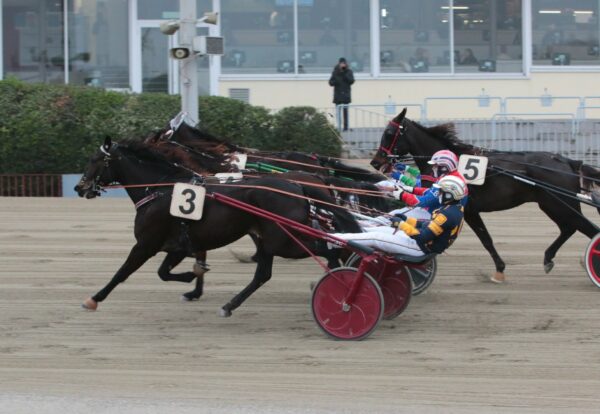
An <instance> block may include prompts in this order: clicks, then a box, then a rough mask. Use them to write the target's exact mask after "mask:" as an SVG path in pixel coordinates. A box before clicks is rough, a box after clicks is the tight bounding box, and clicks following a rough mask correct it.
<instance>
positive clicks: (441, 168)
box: [428, 150, 458, 177]
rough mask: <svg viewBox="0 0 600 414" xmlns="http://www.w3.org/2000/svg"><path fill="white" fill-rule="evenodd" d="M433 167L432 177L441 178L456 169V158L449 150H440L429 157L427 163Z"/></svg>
mask: <svg viewBox="0 0 600 414" xmlns="http://www.w3.org/2000/svg"><path fill="white" fill-rule="evenodd" d="M428 163H429V164H431V165H432V166H433V176H434V177H441V176H443V175H446V174H448V173H450V172H452V171H456V169H457V168H458V157H457V156H456V154H455V153H453V152H452V151H449V150H441V151H438V152H436V153H435V154H433V155H432V156H431V160H429V161H428Z"/></svg>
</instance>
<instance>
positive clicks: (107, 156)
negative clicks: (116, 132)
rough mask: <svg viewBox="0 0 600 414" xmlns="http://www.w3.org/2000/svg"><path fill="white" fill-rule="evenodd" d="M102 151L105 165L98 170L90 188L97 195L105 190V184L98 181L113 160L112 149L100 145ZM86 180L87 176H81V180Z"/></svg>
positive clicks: (112, 146) (114, 146) (115, 145)
mask: <svg viewBox="0 0 600 414" xmlns="http://www.w3.org/2000/svg"><path fill="white" fill-rule="evenodd" d="M117 145H118V144H116V143H115V144H112V145H111V149H112V148H116V147H117ZM100 151H101V152H102V153H103V154H104V158H103V159H102V162H103V164H104V166H103V167H102V168H100V169H99V170H98V172H97V174H96V176H95V177H94V179H93V180H92V185H91V188H90V189H89V191H91V192H92V193H94V194H95V195H97V196H100V194H101V192H102V191H105V190H104V188H103V186H102V185H100V184H98V181H100V177H101V176H102V174H104V171H105V170H106V169H107V168H108V164H109V162H110V161H111V160H112V154H111V153H110V151H108V150H107V149H106V148H104V145H100ZM85 180H87V177H86V176H85V175H84V176H83V177H81V181H85ZM109 184H110V183H109Z"/></svg>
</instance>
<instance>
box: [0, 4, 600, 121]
mask: <svg viewBox="0 0 600 414" xmlns="http://www.w3.org/2000/svg"><path fill="white" fill-rule="evenodd" d="M196 1H197V7H198V14H199V15H200V16H201V15H202V13H203V12H205V11H217V12H219V23H218V25H216V26H209V25H205V24H198V34H199V35H202V34H206V35H213V36H223V38H224V43H225V54H224V55H223V56H211V57H202V58H199V59H200V62H199V74H200V86H199V91H198V93H199V94H215V95H223V96H232V97H236V98H239V99H245V100H248V101H249V102H250V103H252V104H257V105H263V106H266V107H270V108H281V107H284V106H289V105H312V106H316V107H328V106H331V98H332V91H331V88H330V87H329V85H328V84H327V80H328V79H329V75H330V73H331V70H332V69H333V66H334V65H335V64H336V63H337V61H338V58H339V57H345V58H346V59H347V61H348V62H349V64H350V66H351V67H352V69H353V70H354V73H355V78H356V83H355V85H354V86H353V102H354V103H383V102H385V101H388V100H390V99H392V100H394V101H395V102H398V103H402V102H421V101H422V100H423V99H425V98H427V97H432V96H473V95H477V94H481V93H482V88H485V93H487V94H489V95H499V96H508V95H541V94H543V93H551V94H553V95H563V96H568V95H572V96H585V95H588V96H589V95H600V91H597V89H598V87H599V86H600V81H598V74H599V73H600V50H599V34H600V21H599V19H598V13H599V3H600V1H599V0H419V1H415V0H196ZM0 5H1V7H0V12H1V14H2V19H1V20H0V22H1V24H2V28H1V30H0V33H1V36H2V43H1V44H2V53H1V55H0V56H1V58H0V69H1V70H0V74H1V76H2V77H4V78H6V77H16V78H19V79H23V80H26V81H30V82H47V83H69V84H80V85H84V84H85V85H94V86H99V87H106V88H112V89H118V90H130V91H133V92H144V91H153V92H168V93H177V92H178V84H179V78H178V66H177V62H176V61H174V60H172V59H169V58H168V50H169V48H171V47H174V46H176V45H177V36H176V35H175V36H165V35H163V34H162V33H161V32H160V30H159V25H160V23H161V22H162V21H164V20H166V19H176V18H178V16H179V0H0ZM442 112H443V114H442ZM439 115H444V116H443V117H456V116H459V117H460V116H463V117H464V116H465V114H464V113H462V112H461V109H460V108H458V107H445V108H442V109H440V114H439ZM440 117H441V116H440Z"/></svg>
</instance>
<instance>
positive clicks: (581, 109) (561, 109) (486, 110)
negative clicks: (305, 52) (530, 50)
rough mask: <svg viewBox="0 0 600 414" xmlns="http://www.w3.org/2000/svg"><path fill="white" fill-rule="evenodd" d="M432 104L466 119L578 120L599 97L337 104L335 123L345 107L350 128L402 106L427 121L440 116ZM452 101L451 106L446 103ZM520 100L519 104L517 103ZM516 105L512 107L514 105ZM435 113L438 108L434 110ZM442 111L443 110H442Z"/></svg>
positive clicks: (373, 123)
mask: <svg viewBox="0 0 600 414" xmlns="http://www.w3.org/2000/svg"><path fill="white" fill-rule="evenodd" d="M436 103H438V104H439V103H443V104H444V105H445V106H444V108H446V110H447V109H448V107H450V108H452V109H453V110H455V112H456V109H457V108H461V107H464V108H465V109H464V110H463V111H462V113H465V112H468V113H469V115H470V116H469V118H480V119H489V118H491V117H493V116H495V115H496V114H505V115H510V114H516V113H518V114H521V116H527V115H531V116H546V117H547V118H565V117H569V118H576V119H579V120H582V119H586V118H587V117H588V113H587V110H597V109H600V96H554V95H551V94H549V93H544V94H542V95H539V96H506V97H501V96H490V95H487V94H485V91H483V93H482V94H481V95H476V96H432V97H427V98H425V99H424V100H423V102H422V103H417V102H408V103H396V102H393V101H388V102H385V103H380V104H366V105H363V104H341V105H337V107H336V108H335V111H327V112H329V113H333V112H335V114H336V125H337V127H338V129H341V128H340V127H341V113H342V110H343V109H348V115H349V119H350V128H352V129H355V128H377V127H379V128H381V127H383V126H384V125H386V124H387V122H388V121H389V120H390V119H391V118H392V117H393V116H394V115H396V114H397V113H398V112H400V110H401V109H402V108H405V107H406V108H416V109H417V110H416V111H410V115H409V117H410V118H411V119H413V120H417V121H427V120H429V119H436V118H437V119H440V118H441V117H440V116H439V114H438V116H435V117H431V112H432V110H434V109H435V108H434V105H435V104H436ZM447 103H452V104H453V105H447ZM465 103H475V104H476V109H477V112H474V111H472V110H471V107H465V106H463V105H465ZM519 103H521V105H519ZM515 106H516V108H515ZM438 112H439V111H438ZM444 113H446V111H444ZM593 115H595V118H600V111H597V112H594V114H593ZM447 118H452V119H461V118H462V117H460V116H447Z"/></svg>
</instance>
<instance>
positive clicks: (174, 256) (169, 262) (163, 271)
mask: <svg viewBox="0 0 600 414" xmlns="http://www.w3.org/2000/svg"><path fill="white" fill-rule="evenodd" d="M186 257H187V254H186V253H185V252H184V251H179V252H169V253H167V256H166V257H165V260H163V262H162V264H161V265H160V267H159V268H158V276H159V277H160V278H161V280H163V281H165V282H185V283H190V282H191V281H192V280H194V279H195V278H196V274H195V273H194V272H184V273H171V270H172V269H173V268H175V267H176V266H177V265H178V264H179V263H181V261H182V260H183V259H185V258H186Z"/></svg>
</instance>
